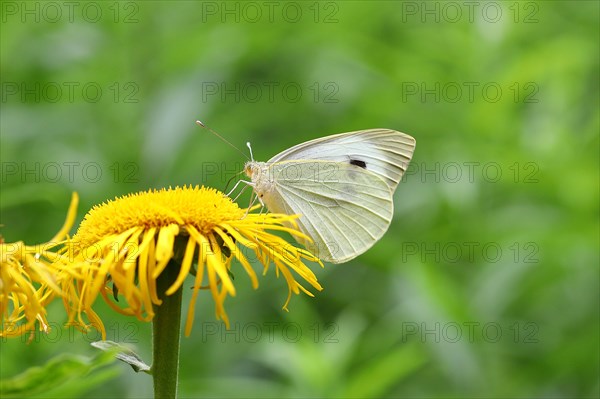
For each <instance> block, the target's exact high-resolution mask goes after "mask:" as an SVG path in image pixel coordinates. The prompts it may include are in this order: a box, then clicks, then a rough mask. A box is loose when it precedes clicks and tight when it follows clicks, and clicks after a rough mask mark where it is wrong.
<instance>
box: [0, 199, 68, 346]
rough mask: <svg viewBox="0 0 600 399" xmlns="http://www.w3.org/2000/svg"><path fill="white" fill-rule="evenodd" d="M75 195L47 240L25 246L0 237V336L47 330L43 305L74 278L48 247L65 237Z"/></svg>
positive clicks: (60, 241) (59, 242)
mask: <svg viewBox="0 0 600 399" xmlns="http://www.w3.org/2000/svg"><path fill="white" fill-rule="evenodd" d="M78 201H79V199H78V196H77V194H76V193H73V197H72V199H71V205H70V207H69V211H68V213H67V218H66V220H65V223H64V225H63V227H62V228H61V229H60V231H59V232H58V233H57V234H56V235H55V236H54V237H53V238H52V239H51V240H50V241H48V242H47V243H43V244H39V245H35V246H29V245H25V243H23V242H22V241H19V242H14V243H5V242H4V240H3V239H2V238H1V237H0V314H2V324H1V326H0V337H17V336H20V335H23V334H25V333H26V332H28V331H32V330H34V329H35V326H36V324H37V323H39V330H40V331H44V332H48V331H49V325H48V320H47V319H46V305H47V304H48V303H49V302H50V301H51V300H52V299H53V298H54V297H55V296H56V295H62V290H61V288H60V287H61V286H62V284H63V283H64V281H72V280H73V278H75V275H74V270H73V269H71V268H70V267H68V265H66V264H65V263H63V262H62V261H61V258H60V257H59V256H58V255H57V254H56V253H55V252H53V251H52V249H53V248H56V247H57V246H58V245H60V244H61V243H62V240H64V239H65V238H66V237H67V233H68V232H69V230H70V229H71V226H72V225H73V221H74V220H75V215H76V212H77V203H78Z"/></svg>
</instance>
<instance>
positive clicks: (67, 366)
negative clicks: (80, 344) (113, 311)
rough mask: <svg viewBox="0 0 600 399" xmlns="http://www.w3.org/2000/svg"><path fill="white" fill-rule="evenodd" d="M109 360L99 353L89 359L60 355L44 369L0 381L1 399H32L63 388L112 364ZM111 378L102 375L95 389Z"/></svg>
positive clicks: (106, 355) (38, 368)
mask: <svg viewBox="0 0 600 399" xmlns="http://www.w3.org/2000/svg"><path fill="white" fill-rule="evenodd" d="M113 361H114V360H113V358H112V356H110V355H109V354H105V353H102V354H100V355H98V356H95V357H92V358H89V357H85V356H79V355H73V354H61V355H58V356H56V357H54V358H53V359H51V360H49V361H48V362H47V363H46V364H45V365H44V366H39V367H31V368H29V369H27V370H26V371H24V372H23V373H21V374H19V375H17V376H15V377H12V378H7V379H3V380H0V397H2V398H22V397H31V396H33V395H36V394H40V393H42V392H44V393H47V392H48V391H49V390H51V389H54V388H57V387H59V386H61V385H64V384H65V383H66V382H67V381H69V380H74V379H77V380H81V379H80V378H79V377H83V376H85V375H87V374H89V373H90V372H91V371H92V370H95V369H97V368H100V367H102V366H106V365H108V364H111V363H112V362H113ZM112 377H114V374H111V373H108V374H107V373H104V374H103V378H102V379H101V380H96V383H97V385H100V384H101V383H102V382H104V381H106V380H108V379H110V378H112Z"/></svg>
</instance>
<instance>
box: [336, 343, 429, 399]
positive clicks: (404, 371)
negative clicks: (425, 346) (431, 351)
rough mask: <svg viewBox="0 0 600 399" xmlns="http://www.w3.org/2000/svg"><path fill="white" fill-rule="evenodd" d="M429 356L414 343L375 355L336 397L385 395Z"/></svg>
mask: <svg viewBox="0 0 600 399" xmlns="http://www.w3.org/2000/svg"><path fill="white" fill-rule="evenodd" d="M426 360H427V356H426V354H425V353H423V351H422V349H421V348H420V347H418V346H417V345H414V344H403V345H401V346H399V347H397V348H395V349H393V350H391V351H390V352H389V353H387V354H385V355H380V356H377V357H375V359H374V360H373V361H372V362H370V364H367V365H365V366H364V367H362V368H361V369H360V370H359V371H358V372H357V373H355V374H354V375H353V376H351V377H350V378H349V379H348V384H347V385H346V386H345V387H344V390H343V392H340V393H339V395H335V396H336V397H341V398H344V397H356V398H374V397H382V396H385V394H386V392H387V391H388V390H389V389H390V388H391V387H392V386H393V385H394V384H397V383H398V381H401V380H402V379H403V378H405V377H407V376H408V375H410V374H411V373H413V372H414V371H416V370H417V369H418V368H419V367H421V366H423V364H425V362H426Z"/></svg>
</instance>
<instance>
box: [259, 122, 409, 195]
mask: <svg viewBox="0 0 600 399" xmlns="http://www.w3.org/2000/svg"><path fill="white" fill-rule="evenodd" d="M415 145H416V141H415V139H414V138H413V137H411V136H409V135H407V134H404V133H401V132H397V131H395V130H390V129H368V130H359V131H356V132H349V133H340V134H335V135H332V136H327V137H322V138H318V139H315V140H311V141H307V142H305V143H301V144H298V145H295V146H293V147H291V148H289V149H287V150H285V151H283V152H281V153H279V154H277V155H275V156H274V157H273V158H271V159H270V160H269V161H268V163H276V162H281V161H291V160H318V161H333V162H343V163H353V164H354V165H356V166H360V167H363V168H364V169H366V170H368V171H371V172H373V173H375V174H376V175H378V176H379V177H381V178H382V179H383V180H384V181H386V182H387V184H388V186H389V187H390V190H391V191H392V193H393V192H394V191H395V190H396V187H397V186H398V183H399V182H400V179H401V178H402V175H403V174H404V172H405V171H406V169H407V168H408V163H409V162H410V160H411V159H412V156H413V153H414V151H415Z"/></svg>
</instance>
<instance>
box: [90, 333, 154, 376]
mask: <svg viewBox="0 0 600 399" xmlns="http://www.w3.org/2000/svg"><path fill="white" fill-rule="evenodd" d="M91 345H92V346H93V347H94V348H98V349H102V350H103V351H106V352H109V353H112V354H113V355H114V356H115V357H116V358H117V359H119V360H121V361H123V362H125V363H127V364H129V365H130V366H131V368H133V370H134V371H135V372H136V373H139V372H140V371H143V372H144V373H148V374H152V372H151V371H150V366H148V365H147V364H146V363H145V362H144V361H143V360H142V359H141V358H140V357H139V356H138V354H137V353H135V352H134V351H133V350H131V349H130V348H128V347H126V346H124V345H121V344H119V343H117V342H113V341H96V342H92V343H91Z"/></svg>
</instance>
